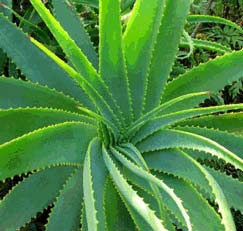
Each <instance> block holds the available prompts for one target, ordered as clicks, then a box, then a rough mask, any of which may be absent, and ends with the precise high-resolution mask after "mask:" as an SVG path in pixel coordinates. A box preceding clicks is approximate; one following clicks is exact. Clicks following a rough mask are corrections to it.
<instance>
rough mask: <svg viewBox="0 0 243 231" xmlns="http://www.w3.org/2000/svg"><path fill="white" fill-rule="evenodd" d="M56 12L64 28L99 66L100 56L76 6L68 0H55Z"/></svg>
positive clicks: (93, 62) (96, 66) (94, 64)
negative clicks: (98, 56)
mask: <svg viewBox="0 0 243 231" xmlns="http://www.w3.org/2000/svg"><path fill="white" fill-rule="evenodd" d="M52 4H53V7H54V14H55V15H56V18H57V20H58V21H59V22H60V23H61V25H62V26H63V28H64V29H65V30H66V31H67V32H68V33H69V34H70V36H71V37H72V38H73V40H74V41H75V42H76V43H77V45H78V46H79V47H80V48H81V50H82V51H83V52H84V54H85V55H86V56H87V58H88V59H89V60H90V62H91V63H92V64H93V66H94V67H95V68H96V69H97V68H98V58H97V54H96V52H95V50H94V47H93V45H92V42H91V40H90V37H89V35H88V33H87V32H86V30H85V28H84V25H83V22H82V21H81V20H80V18H79V17H78V15H77V13H76V11H75V9H74V7H73V6H72V5H71V3H70V2H69V1H66V0H53V1H52Z"/></svg>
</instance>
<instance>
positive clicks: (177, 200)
mask: <svg viewBox="0 0 243 231" xmlns="http://www.w3.org/2000/svg"><path fill="white" fill-rule="evenodd" d="M111 151H112V154H113V155H115V157H116V158H117V159H118V160H119V161H120V162H121V163H122V164H123V165H124V166H125V167H126V168H128V169H129V170H130V171H131V172H133V173H134V174H136V175H137V176H139V177H141V178H142V179H144V180H147V182H148V183H152V184H154V185H156V186H157V187H158V188H159V189H160V190H162V191H164V192H165V193H166V194H168V195H169V198H170V199H171V200H173V201H174V203H175V204H176V206H177V207H178V209H179V210H180V212H181V214H182V217H183V218H184V220H185V223H186V226H187V228H188V230H189V231H192V226H191V222H190V218H189V216H188V214H187V212H186V210H185V208H184V206H183V205H182V201H181V199H180V198H178V196H177V195H176V194H175V193H174V192H173V190H172V189H171V188H170V187H168V185H166V184H165V183H164V182H163V181H161V180H159V179H158V178H156V177H155V176H153V175H152V174H151V173H149V172H147V171H145V170H143V169H142V168H141V167H137V166H136V165H135V164H133V163H132V162H130V161H129V160H128V159H126V158H125V157H124V156H123V155H122V154H120V153H119V152H118V151H116V150H115V149H111ZM161 199H162V198H161ZM162 223H163V224H164V221H163V222H162Z"/></svg>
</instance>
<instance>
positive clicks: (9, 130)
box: [0, 108, 96, 144]
mask: <svg viewBox="0 0 243 231" xmlns="http://www.w3.org/2000/svg"><path fill="white" fill-rule="evenodd" d="M18 118H24V120H23V119H18ZM26 121H28V123H26ZM65 121H80V122H85V123H88V124H93V125H95V124H96V122H95V120H94V119H92V118H91V117H88V116H84V115H81V114H76V113H70V112H66V111H62V110H56V109H47V108H17V109H9V110H0V127H1V129H0V144H2V143H4V142H7V141H10V140H12V139H15V138H17V137H19V136H22V135H24V134H26V133H29V132H31V131H34V130H36V129H39V128H42V127H46V126H49V125H53V124H58V123H63V122H65ZM16 128H18V129H16Z"/></svg>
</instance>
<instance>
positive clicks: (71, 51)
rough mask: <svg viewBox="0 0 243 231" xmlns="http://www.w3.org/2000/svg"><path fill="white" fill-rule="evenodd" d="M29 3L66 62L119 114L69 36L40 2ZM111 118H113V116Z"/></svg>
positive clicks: (92, 68) (106, 89) (92, 69)
mask: <svg viewBox="0 0 243 231" xmlns="http://www.w3.org/2000/svg"><path fill="white" fill-rule="evenodd" d="M30 2H31V4H32V5H33V6H34V8H35V9H36V11H37V12H38V14H39V15H40V17H41V18H42V19H43V21H44V22H45V23H46V25H47V27H48V28H49V30H50V31H51V32H52V34H53V36H54V37H55V38H56V40H57V41H58V43H59V45H60V46H61V48H62V49H63V51H64V53H65V54H66V55H67V58H68V60H69V61H70V62H71V63H72V64H73V66H74V67H75V69H76V70H77V71H78V72H79V73H80V74H81V76H83V77H84V78H85V79H86V80H87V82H88V83H89V84H90V86H92V88H94V89H96V91H97V92H98V93H99V94H100V95H101V96H102V97H103V98H104V99H105V101H106V102H107V103H108V104H109V106H110V107H111V109H113V110H115V111H118V112H119V109H118V107H117V105H116V104H115V102H114V99H113V98H112V96H111V94H110V92H109V90H108V88H107V86H106V85H105V83H104V82H103V80H102V79H101V78H100V76H99V75H98V74H97V72H96V70H95V68H94V67H93V66H92V64H91V63H90V62H89V60H88V59H87V57H86V56H85V55H84V53H83V52H82V51H81V50H80V48H79V47H78V46H77V44H76V43H75V42H74V41H73V40H72V38H71V37H70V36H69V34H68V33H67V32H66V31H65V30H64V29H63V27H62V26H61V25H60V23H59V22H58V21H57V20H56V19H55V17H54V16H53V15H52V14H51V13H50V11H49V10H48V9H47V8H46V7H45V6H44V4H43V3H42V1H41V0H31V1H30ZM113 116H114V117H115V114H113Z"/></svg>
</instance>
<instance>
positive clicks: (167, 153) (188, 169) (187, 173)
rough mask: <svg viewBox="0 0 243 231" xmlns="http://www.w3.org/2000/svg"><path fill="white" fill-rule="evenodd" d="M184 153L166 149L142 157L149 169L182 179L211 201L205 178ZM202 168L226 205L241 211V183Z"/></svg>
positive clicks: (211, 194)
mask: <svg viewBox="0 0 243 231" xmlns="http://www.w3.org/2000/svg"><path fill="white" fill-rule="evenodd" d="M184 153H185V152H182V151H180V150H177V149H168V150H160V151H154V152H148V153H145V154H144V155H143V156H144V159H145V161H146V162H147V163H148V166H149V168H151V169H155V170H157V171H161V172H163V173H167V174H170V175H174V176H177V177H179V178H183V179H184V180H186V181H187V182H190V183H191V184H193V185H195V186H196V188H198V189H200V191H202V192H204V194H206V197H208V198H209V199H211V200H212V199H213V198H214V195H213V193H212V190H211V188H210V186H209V185H208V181H207V180H206V179H205V176H204V175H203V173H202V172H201V171H200V169H199V168H198V167H197V166H196V165H195V162H194V161H193V159H192V158H188V156H187V157H186V156H185V154H184ZM186 153H187V154H190V156H191V151H190V153H188V151H186ZM203 167H204V168H205V169H206V170H207V171H208V172H209V173H210V174H211V175H212V176H213V177H214V178H215V180H216V181H217V183H218V184H219V186H220V187H221V188H222V190H223V192H224V194H225V197H226V199H227V201H228V204H229V205H230V206H231V207H233V208H235V209H238V210H240V211H243V205H242V203H239V201H240V200H241V198H242V192H243V191H242V187H243V184H242V182H239V181H238V180H237V179H233V178H232V177H230V176H226V175H225V174H223V173H220V172H219V171H215V170H213V169H210V168H208V167H206V166H203Z"/></svg>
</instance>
